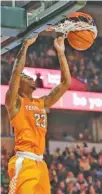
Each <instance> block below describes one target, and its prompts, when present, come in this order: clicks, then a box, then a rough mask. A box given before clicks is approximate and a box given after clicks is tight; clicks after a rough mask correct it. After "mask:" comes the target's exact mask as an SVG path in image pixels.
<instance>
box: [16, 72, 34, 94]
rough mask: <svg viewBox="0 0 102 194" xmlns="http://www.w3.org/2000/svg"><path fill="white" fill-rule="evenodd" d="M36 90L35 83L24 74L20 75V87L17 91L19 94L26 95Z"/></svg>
mask: <svg viewBox="0 0 102 194" xmlns="http://www.w3.org/2000/svg"><path fill="white" fill-rule="evenodd" d="M35 89H36V86H35V81H34V79H33V78H32V77H30V76H28V75H26V74H25V73H21V79H20V86H19V91H20V93H23V94H24V93H25V94H26V95H27V94H29V93H32V92H33V91H34V90H35Z"/></svg>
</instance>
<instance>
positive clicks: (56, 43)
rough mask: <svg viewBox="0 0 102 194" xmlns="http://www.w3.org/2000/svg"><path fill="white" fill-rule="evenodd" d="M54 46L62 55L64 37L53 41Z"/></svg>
mask: <svg viewBox="0 0 102 194" xmlns="http://www.w3.org/2000/svg"><path fill="white" fill-rule="evenodd" d="M54 46H55V49H56V50H57V52H58V53H64V51H65V45H64V37H59V38H56V39H55V40H54Z"/></svg>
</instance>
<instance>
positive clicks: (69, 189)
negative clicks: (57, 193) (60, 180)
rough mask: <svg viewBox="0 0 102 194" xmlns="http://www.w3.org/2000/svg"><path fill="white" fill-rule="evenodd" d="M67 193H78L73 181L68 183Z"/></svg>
mask: <svg viewBox="0 0 102 194" xmlns="http://www.w3.org/2000/svg"><path fill="white" fill-rule="evenodd" d="M66 194H77V192H76V191H75V187H74V183H73V181H70V182H69V183H68V184H67V189H66Z"/></svg>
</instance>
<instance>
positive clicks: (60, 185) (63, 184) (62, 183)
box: [59, 181, 66, 193]
mask: <svg viewBox="0 0 102 194" xmlns="http://www.w3.org/2000/svg"><path fill="white" fill-rule="evenodd" d="M59 188H60V189H61V191H62V193H66V187H65V183H64V181H61V182H60V183H59Z"/></svg>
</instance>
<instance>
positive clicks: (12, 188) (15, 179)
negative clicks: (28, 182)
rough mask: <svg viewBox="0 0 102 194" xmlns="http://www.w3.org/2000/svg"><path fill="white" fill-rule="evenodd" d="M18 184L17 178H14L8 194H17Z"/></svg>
mask: <svg viewBox="0 0 102 194" xmlns="http://www.w3.org/2000/svg"><path fill="white" fill-rule="evenodd" d="M16 183H17V178H16V177H13V179H12V180H11V182H10V186H9V193H8V194H15V192H16Z"/></svg>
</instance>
